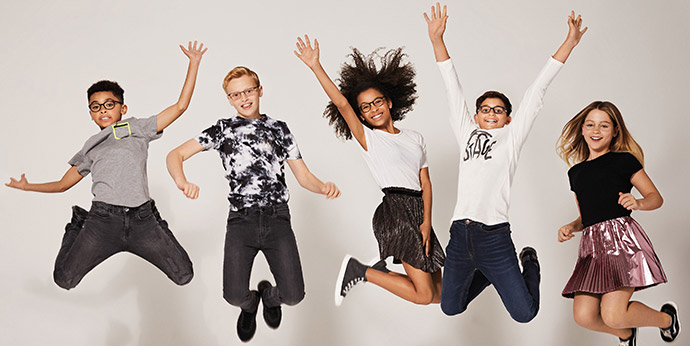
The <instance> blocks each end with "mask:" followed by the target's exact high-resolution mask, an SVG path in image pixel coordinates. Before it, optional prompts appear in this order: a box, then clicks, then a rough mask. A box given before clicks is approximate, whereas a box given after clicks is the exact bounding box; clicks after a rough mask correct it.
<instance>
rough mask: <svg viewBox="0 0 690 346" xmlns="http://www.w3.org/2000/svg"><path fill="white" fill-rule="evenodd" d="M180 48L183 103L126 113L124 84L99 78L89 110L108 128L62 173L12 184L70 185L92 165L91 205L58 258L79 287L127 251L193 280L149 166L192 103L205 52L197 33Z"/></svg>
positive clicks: (60, 274) (62, 278) (29, 187)
mask: <svg viewBox="0 0 690 346" xmlns="http://www.w3.org/2000/svg"><path fill="white" fill-rule="evenodd" d="M180 48H181V49H182V52H183V53H184V54H185V55H186V56H187V57H188V58H189V67H188V68H187V77H186V78H185V82H184V85H183V87H182V92H181V93H180V97H179V99H178V100H177V103H175V104H174V105H172V106H170V107H168V108H166V109H165V110H163V111H162V112H161V113H159V114H158V115H154V116H151V117H149V118H141V119H140V118H127V119H124V120H121V119H122V116H123V115H125V114H126V113H127V105H125V104H124V101H125V100H124V90H122V88H121V87H120V86H119V85H118V84H117V83H116V82H112V81H107V80H102V81H99V82H97V83H94V84H93V85H92V86H91V87H90V88H89V89H88V90H87V97H88V101H89V104H88V106H89V113H90V114H91V120H93V121H94V122H95V123H96V125H98V127H100V128H101V131H100V132H99V133H98V134H96V135H94V136H92V137H91V138H89V139H88V140H87V141H86V143H85V144H84V147H83V148H82V149H81V150H80V151H79V152H78V153H77V154H76V155H74V157H72V159H71V160H70V161H69V164H70V165H71V167H70V168H69V169H68V170H67V173H65V175H64V176H63V177H62V179H60V180H59V181H53V182H49V183H41V184H36V183H29V182H28V181H27V179H26V177H25V176H24V174H22V175H21V178H20V179H19V180H16V179H14V178H10V182H9V183H8V184H5V185H7V186H9V187H13V188H17V189H21V190H26V191H36V192H65V191H67V190H69V189H70V188H71V187H72V186H74V185H75V184H77V183H78V182H79V181H81V179H82V178H83V177H84V176H86V175H87V174H89V173H91V177H92V180H93V184H92V186H91V192H92V193H93V195H94V198H93V202H92V205H91V210H90V211H88V212H87V211H85V210H84V209H82V208H80V207H78V206H73V207H72V220H71V221H70V223H68V224H67V226H65V234H64V236H63V239H62V245H61V247H60V250H59V252H58V255H57V259H56V260H55V271H54V275H53V276H54V280H55V283H56V284H57V285H58V286H60V287H62V288H64V289H71V288H74V287H76V286H77V284H79V282H80V281H81V279H82V278H83V277H84V276H85V275H86V274H87V273H88V272H89V271H91V269H93V268H94V267H95V266H97V265H98V264H99V263H101V262H103V261H104V260H105V259H107V258H108V257H110V256H112V255H114V254H116V253H118V252H122V251H127V252H130V253H133V254H135V255H137V256H140V257H141V258H143V259H145V260H147V261H148V262H150V263H151V264H153V265H155V266H156V267H158V269H160V270H161V271H163V273H165V274H166V275H167V276H168V277H169V278H170V280H172V281H173V282H175V283H176V284H178V285H184V284H186V283H188V282H189V281H190V280H192V276H193V271H192V262H191V261H190V259H189V256H188V255H187V252H186V251H185V250H184V249H183V248H182V246H181V245H180V244H179V243H178V242H177V240H176V239H175V237H174V236H173V234H172V232H171V231H170V229H169V228H168V223H167V222H166V221H165V220H163V219H162V218H161V216H160V214H159V213H158V210H157V209H156V206H155V204H154V202H153V200H152V199H151V197H150V196H149V189H148V178H147V174H146V160H147V157H148V147H149V142H150V141H153V140H156V139H158V138H160V137H161V136H162V132H163V130H164V129H165V128H166V127H168V126H169V125H170V124H171V123H172V122H173V121H175V120H176V119H177V118H178V117H179V116H180V115H182V113H184V111H185V110H186V109H187V107H188V106H189V102H190V100H191V98H192V93H193V91H194V84H195V83H196V76H197V72H198V70H199V63H200V62H201V57H202V55H203V54H204V53H205V52H206V49H204V45H203V44H200V45H199V46H198V47H197V42H196V41H194V44H192V42H189V44H188V45H187V48H185V47H183V46H180Z"/></svg>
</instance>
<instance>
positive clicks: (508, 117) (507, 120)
mask: <svg viewBox="0 0 690 346" xmlns="http://www.w3.org/2000/svg"><path fill="white" fill-rule="evenodd" d="M511 120H513V118H511V117H510V115H508V116H506V123H505V124H506V125H508V124H510V121H511Z"/></svg>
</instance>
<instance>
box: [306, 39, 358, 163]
mask: <svg viewBox="0 0 690 346" xmlns="http://www.w3.org/2000/svg"><path fill="white" fill-rule="evenodd" d="M305 42H306V43H305ZM297 49H298V51H299V52H298V51H294V52H295V55H296V56H297V57H298V58H300V60H302V62H304V64H305V65H307V67H309V68H310V69H311V70H312V72H314V75H316V79H318V81H319V83H320V84H321V87H322V88H323V90H324V91H325V92H326V95H328V98H329V99H331V101H332V102H333V104H334V105H335V106H336V107H338V111H339V112H340V114H342V116H343V118H345V122H347V126H348V127H349V128H350V132H352V136H353V137H355V139H356V140H357V142H359V144H360V145H361V146H362V148H364V150H367V142H366V139H365V137H364V125H362V123H361V122H360V121H359V118H358V117H357V113H355V110H354V109H352V106H350V103H349V102H348V101H347V99H346V98H345V96H343V94H341V93H340V90H338V87H337V86H336V85H335V83H333V81H332V80H331V78H329V77H328V74H327V73H326V71H325V70H324V69H323V67H322V66H321V62H319V41H317V40H316V39H314V47H312V46H311V42H310V40H309V36H307V35H304V41H303V40H302V38H300V37H298V38H297Z"/></svg>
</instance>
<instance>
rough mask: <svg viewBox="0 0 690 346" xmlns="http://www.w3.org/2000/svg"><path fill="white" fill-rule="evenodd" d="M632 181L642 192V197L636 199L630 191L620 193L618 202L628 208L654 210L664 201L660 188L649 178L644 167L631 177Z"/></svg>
mask: <svg viewBox="0 0 690 346" xmlns="http://www.w3.org/2000/svg"><path fill="white" fill-rule="evenodd" d="M630 182H631V183H632V184H633V186H635V188H636V189H637V191H639V192H640V194H641V195H642V198H640V199H636V198H635V197H634V196H633V195H632V194H630V193H622V192H619V193H618V196H619V197H618V204H620V205H622V206H623V208H625V209H628V210H654V209H657V208H659V207H661V205H662V204H663V203H664V199H663V198H662V197H661V194H660V193H659V190H657V188H656V186H654V183H653V182H652V179H650V178H649V176H648V175H647V173H646V172H645V171H644V169H640V170H639V171H637V172H636V173H635V174H633V175H632V177H630Z"/></svg>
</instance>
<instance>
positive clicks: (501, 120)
mask: <svg viewBox="0 0 690 346" xmlns="http://www.w3.org/2000/svg"><path fill="white" fill-rule="evenodd" d="M486 107H490V108H493V109H491V110H489V111H488V113H484V112H483V111H481V110H479V111H477V114H475V115H474V121H475V122H477V125H479V128H481V129H484V130H490V129H500V128H501V127H503V126H505V125H508V124H509V123H510V120H511V118H510V115H508V114H507V113H506V112H505V111H503V112H501V111H499V113H501V114H496V109H497V108H496V107H501V108H502V109H503V110H505V109H506V105H505V103H503V101H502V100H501V99H499V98H495V97H490V98H487V99H485V100H484V101H482V103H481V105H480V106H479V107H478V108H480V109H481V108H486Z"/></svg>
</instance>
